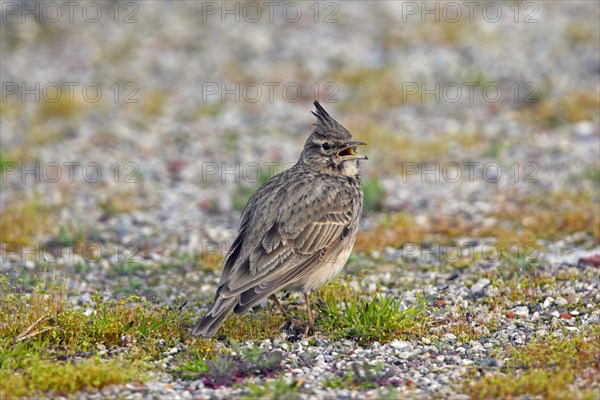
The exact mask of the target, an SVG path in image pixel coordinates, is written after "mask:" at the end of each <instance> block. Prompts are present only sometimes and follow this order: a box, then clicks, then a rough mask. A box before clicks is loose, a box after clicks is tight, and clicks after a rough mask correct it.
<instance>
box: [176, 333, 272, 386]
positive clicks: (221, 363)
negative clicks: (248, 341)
mask: <svg viewBox="0 0 600 400" xmlns="http://www.w3.org/2000/svg"><path fill="white" fill-rule="evenodd" d="M230 345H231V347H232V348H233V349H234V354H219V355H216V356H214V357H213V358H212V359H210V360H205V359H204V358H203V357H201V355H200V354H199V353H198V352H196V353H195V354H194V357H192V359H191V360H189V361H187V362H186V363H184V364H183V365H182V366H181V368H180V371H181V375H182V377H184V378H186V379H198V377H200V378H203V382H204V385H205V386H208V387H212V388H219V387H221V386H230V385H232V384H234V383H242V382H243V381H244V378H246V377H248V376H254V377H255V376H265V377H272V376H274V374H275V373H276V372H277V371H279V370H280V369H281V361H282V360H283V354H282V353H281V352H279V351H267V350H263V349H260V348H258V347H251V348H244V349H241V348H240V346H239V344H238V343H237V342H235V341H230Z"/></svg>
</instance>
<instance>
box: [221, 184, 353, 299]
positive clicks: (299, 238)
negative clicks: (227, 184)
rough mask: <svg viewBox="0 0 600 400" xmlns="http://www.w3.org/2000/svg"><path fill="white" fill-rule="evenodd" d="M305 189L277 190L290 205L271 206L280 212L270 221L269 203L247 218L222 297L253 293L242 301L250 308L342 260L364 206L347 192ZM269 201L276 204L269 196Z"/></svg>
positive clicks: (332, 188) (334, 187)
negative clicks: (319, 267)
mask: <svg viewBox="0 0 600 400" xmlns="http://www.w3.org/2000/svg"><path fill="white" fill-rule="evenodd" d="M312 183H313V185H314V182H312ZM303 184H305V183H303V182H298V183H297V184H295V185H294V184H290V185H287V186H285V187H284V188H283V189H281V190H284V191H285V193H279V194H277V193H276V191H272V192H273V193H274V194H273V196H274V198H280V199H281V198H285V203H286V204H289V205H290V206H289V207H281V208H279V209H277V208H276V207H277V206H278V205H276V204H268V205H267V206H266V207H268V206H271V207H275V208H274V209H275V210H277V211H276V212H273V211H271V213H270V214H271V215H272V218H271V220H270V221H269V220H268V218H265V214H269V212H268V210H269V208H266V209H265V208H263V209H260V208H259V207H265V204H257V205H256V206H255V207H253V210H254V211H255V214H254V215H248V216H247V218H246V216H244V220H243V221H242V228H241V231H240V235H239V236H238V238H237V239H236V241H235V242H234V246H232V249H231V251H230V254H229V256H228V259H227V261H226V263H225V269H224V271H223V276H222V279H221V285H220V286H221V287H220V288H219V294H220V296H224V297H229V296H236V295H240V294H242V293H243V292H246V291H248V290H249V289H252V290H251V291H249V292H248V293H247V294H246V295H245V296H242V298H241V299H240V306H242V307H244V305H249V304H251V303H252V304H253V303H255V300H256V299H257V298H258V299H260V298H263V297H266V296H268V295H269V294H270V293H273V292H274V291H277V290H280V289H281V288H283V287H285V286H287V285H289V284H292V283H294V282H296V281H298V280H299V279H301V278H302V277H303V276H305V275H306V274H308V273H309V272H310V271H311V270H312V269H313V268H314V267H315V266H317V265H321V264H322V263H323V262H327V261H328V260H329V259H330V258H331V260H336V257H335V256H336V255H337V254H338V253H339V250H340V248H341V247H340V244H341V242H342V240H343V239H344V238H345V237H346V236H347V235H348V234H349V233H350V232H351V230H352V224H353V222H354V221H356V219H357V218H355V213H357V212H360V204H357V203H358V202H357V200H356V199H355V198H354V196H353V195H352V194H353V193H352V191H351V190H349V189H347V188H344V187H339V186H338V185H331V186H330V185H326V184H324V185H322V186H321V187H318V188H316V190H311V191H307V190H306V189H305V188H306V186H304V187H302V186H303ZM263 200H264V202H265V203H270V202H272V199H270V198H269V197H268V196H267V197H265V198H263ZM251 203H252V201H251ZM271 210H273V209H271ZM256 221H260V222H256ZM265 222H266V224H264V223H265ZM261 224H264V225H261ZM257 225H258V226H257ZM261 227H262V228H263V229H262V230H261V229H260V228H261ZM236 310H237V308H236Z"/></svg>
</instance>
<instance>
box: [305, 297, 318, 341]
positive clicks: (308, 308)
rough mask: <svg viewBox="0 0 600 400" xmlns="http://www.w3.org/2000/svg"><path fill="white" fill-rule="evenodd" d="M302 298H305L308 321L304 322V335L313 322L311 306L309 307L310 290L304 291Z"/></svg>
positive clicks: (306, 334)
mask: <svg viewBox="0 0 600 400" xmlns="http://www.w3.org/2000/svg"><path fill="white" fill-rule="evenodd" d="M304 300H306V309H307V311H308V323H307V324H306V329H305V330H304V336H308V332H309V331H310V330H311V329H312V327H313V326H314V324H315V321H314V319H313V314H312V308H311V307H310V292H306V293H304Z"/></svg>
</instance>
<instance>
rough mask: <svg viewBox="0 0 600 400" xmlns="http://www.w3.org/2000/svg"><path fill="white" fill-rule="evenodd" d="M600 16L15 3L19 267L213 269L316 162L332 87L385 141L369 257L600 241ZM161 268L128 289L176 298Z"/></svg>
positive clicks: (7, 105) (5, 130) (349, 115)
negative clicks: (302, 160) (454, 246)
mask: <svg viewBox="0 0 600 400" xmlns="http://www.w3.org/2000/svg"><path fill="white" fill-rule="evenodd" d="M599 14H600V12H599V4H598V3H597V2H587V1H574V2H568V3H567V2H509V3H504V2H486V1H481V2H472V3H469V4H463V3H461V2H452V3H443V2H435V3H434V2H431V3H423V2H399V1H389V2H385V1H382V2H377V3H367V2H321V3H316V2H284V3H273V4H271V3H268V4H267V3H265V2H231V3H223V2H195V1H194V2H176V3H173V2H167V1H151V2H133V1H131V2H128V1H123V2H118V3H117V2H99V1H98V2H74V3H72V4H71V5H67V6H65V5H63V4H61V3H55V2H18V1H15V2H9V1H4V2H2V38H1V41H0V44H1V50H2V65H1V70H0V71H1V74H2V103H1V106H2V108H1V112H0V124H1V133H2V135H1V141H0V144H1V151H0V169H1V171H2V190H1V194H0V201H1V208H0V217H1V222H2V225H1V232H0V233H1V236H2V238H1V241H2V246H3V247H2V251H3V257H2V265H3V267H2V268H3V270H4V271H3V272H6V273H16V274H20V275H21V276H22V275H24V274H27V273H28V272H27V271H30V272H31V273H35V272H39V271H40V268H41V267H40V265H48V263H52V265H54V266H58V267H59V268H62V267H63V266H64V268H71V267H72V266H75V267H76V268H75V267H73V268H75V270H74V271H79V272H80V273H81V276H80V278H74V279H75V281H77V279H79V280H80V281H81V282H80V284H81V285H82V286H81V287H80V289H82V290H83V291H85V290H86V289H85V288H88V289H89V290H91V289H90V288H98V287H104V286H105V283H103V281H102V280H100V279H99V277H100V276H103V275H102V274H103V273H104V272H101V271H106V270H108V269H110V268H109V267H111V266H112V267H115V268H116V266H119V265H121V266H122V265H123V262H124V261H128V260H129V259H130V258H131V257H132V256H135V257H136V260H138V261H140V260H142V261H143V262H144V263H145V264H143V265H144V266H143V267H139V268H140V269H143V270H144V271H146V269H147V268H148V265H153V264H156V265H165V264H169V263H171V264H173V265H175V264H176V265H179V266H182V267H181V268H182V272H183V274H182V277H181V281H180V282H179V283H178V284H177V286H178V287H179V288H181V286H185V285H186V284H187V283H189V282H192V283H193V282H194V281H198V280H202V279H204V278H202V277H201V276H200V275H197V274H196V272H197V271H198V270H199V269H200V268H201V267H202V266H206V267H207V268H208V269H218V265H219V261H220V257H221V256H222V253H223V252H224V251H226V249H227V246H228V245H229V244H230V243H231V241H232V239H233V236H234V235H235V232H236V229H237V226H238V222H239V216H240V213H241V211H242V209H243V207H244V205H245V203H246V201H247V199H248V198H249V196H250V195H251V194H252V192H253V191H254V190H255V189H256V188H257V187H258V185H260V183H262V182H264V181H266V180H267V179H268V178H269V177H270V176H271V175H273V174H274V173H276V172H278V171H280V170H281V169H283V168H285V167H286V165H290V163H294V162H296V160H297V159H298V156H299V154H300V151H301V149H302V145H303V143H304V141H305V139H306V137H307V136H308V135H309V133H310V132H311V129H312V124H313V123H314V117H313V116H312V115H311V113H310V111H311V110H312V109H313V105H312V102H313V101H314V100H319V101H320V102H321V104H322V105H323V106H324V107H325V108H326V109H327V110H328V111H329V113H330V114H331V115H332V116H333V117H334V118H336V119H337V120H338V121H339V122H340V123H342V124H343V125H344V126H345V127H346V128H347V129H348V130H350V131H351V132H352V134H353V135H354V137H355V138H356V139H358V140H362V141H365V142H367V143H368V146H366V147H365V148H361V149H360V150H361V151H363V152H364V153H366V154H367V155H368V156H369V160H368V161H366V162H363V163H362V168H363V171H364V172H363V185H364V190H365V197H366V199H365V217H364V219H363V221H362V225H361V233H360V234H359V239H358V242H357V245H356V249H355V250H356V253H357V254H367V255H370V256H372V257H373V258H374V259H375V260H377V259H380V258H381V257H386V256H389V255H390V254H396V253H395V252H398V251H401V250H402V249H403V247H404V246H405V245H406V243H416V244H417V245H422V244H423V243H429V244H431V243H448V242H450V241H460V240H479V239H481V238H491V239H490V240H494V241H496V243H499V245H500V246H501V248H503V249H509V248H514V247H515V246H517V247H519V246H520V245H521V246H523V245H524V244H527V243H534V244H535V246H537V247H536V249H539V251H540V252H545V253H544V254H546V255H547V257H562V256H564V255H565V254H569V253H571V252H573V251H580V250H581V251H585V250H589V249H593V248H595V247H596V246H597V245H598V239H599V238H600V232H599V230H600V227H599V225H600V217H599V213H600V211H599V204H598V202H599V199H598V196H599V190H598V189H599V187H598V185H599V182H600V164H599V155H600V148H599V146H600V144H599V143H600V141H599V136H600V133H599V112H598V111H599V106H600V99H599V93H600V92H599V91H600V83H599V82H600V81H599V78H600V56H599V48H598V45H599V40H600V38H599V25H598V24H599V23H598V21H599V20H600V18H599V17H600V15H599ZM69 251H70V253H69ZM127 265H129V264H127ZM136 265H138V264H136ZM23 266H24V267H26V268H22V267H23ZM70 266H71V267H70ZM97 266H101V267H103V269H102V268H101V269H99V270H96V269H95V268H96V267H97ZM122 268H125V267H122ZM127 268H134V267H131V266H130V267H127ZM135 268H137V267H135ZM135 268H134V269H135ZM113 270H114V269H113ZM98 271H100V272H98ZM124 271H125V272H128V271H129V270H127V269H126V270H124ZM144 271H142V272H144ZM79 272H78V273H79ZM129 272H131V271H129ZM140 276H142V277H143V279H138V281H136V282H135V284H132V281H131V280H127V281H126V282H122V283H123V285H122V286H123V287H121V286H119V287H120V289H119V290H123V291H127V290H134V289H135V290H138V289H139V290H141V291H147V293H149V294H153V295H157V294H158V295H160V293H161V290H160V289H157V287H158V286H160V285H159V281H160V282H162V283H164V282H163V277H162V276H159V277H157V278H156V279H155V280H154V281H153V280H152V279H146V278H147V276H146V275H144V274H143V273H141V275H140ZM165 279H166V278H165ZM214 279H216V277H215V278H214ZM106 285H108V284H106ZM194 285H197V284H196V283H194ZM196 289H198V287H197V286H196ZM115 291H116V289H115ZM206 295H207V296H209V295H210V294H209V293H207V294H206ZM196 296H197V295H196ZM159 297H160V296H159ZM168 298H169V296H168V295H164V296H163V297H161V300H160V301H168Z"/></svg>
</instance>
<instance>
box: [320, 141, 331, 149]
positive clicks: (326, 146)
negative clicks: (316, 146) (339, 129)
mask: <svg viewBox="0 0 600 400" xmlns="http://www.w3.org/2000/svg"><path fill="white" fill-rule="evenodd" d="M321 147H323V150H329V149H331V145H330V144H329V143H327V142H325V143H323V145H322V146H321Z"/></svg>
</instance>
